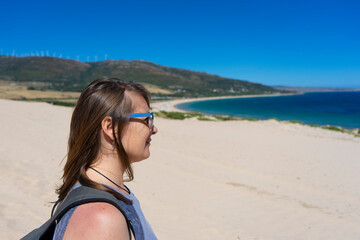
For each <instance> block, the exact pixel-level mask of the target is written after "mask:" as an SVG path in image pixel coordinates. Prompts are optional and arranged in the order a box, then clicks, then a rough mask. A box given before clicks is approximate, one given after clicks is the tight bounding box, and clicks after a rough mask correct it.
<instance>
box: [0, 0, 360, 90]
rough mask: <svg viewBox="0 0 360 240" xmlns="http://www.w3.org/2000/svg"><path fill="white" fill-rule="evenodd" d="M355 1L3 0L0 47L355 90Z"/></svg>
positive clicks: (358, 82) (359, 35)
mask: <svg viewBox="0 0 360 240" xmlns="http://www.w3.org/2000/svg"><path fill="white" fill-rule="evenodd" d="M359 9H360V3H359V2H358V1H346V0H343V1H332V0H327V1H319V0H313V1H307V0H303V1H292V0H290V1H277V0H272V1H270V0H269V1H260V0H259V1H256V0H246V1H244V0H237V1H228V0H223V1H195V0H193V1H187V0H182V1H178V0H174V1H155V0H153V1H137V0H132V1H120V0H118V1H106V0H105V1H102V2H100V1H92V0H87V1H56V2H55V1H7V2H3V3H2V10H1V14H0V34H1V35H0V36H1V37H0V49H1V51H2V54H8V55H13V54H14V55H17V56H21V55H24V54H31V52H32V53H33V54H36V52H37V53H38V54H39V55H41V54H44V55H46V54H48V55H50V56H53V55H54V54H55V56H57V57H58V56H60V54H61V56H62V57H63V58H67V57H69V58H71V59H77V58H79V60H81V61H87V60H88V59H89V60H90V61H95V59H97V60H98V61H100V60H104V59H105V58H111V59H115V60H118V59H125V60H133V59H142V60H147V61H151V62H155V63H157V64H161V65H166V66H171V67H177V68H183V69H190V70H195V71H201V72H208V73H212V74H216V75H221V76H225V77H230V78H235V79H241V80H248V81H251V82H258V83H262V84H265V85H286V86H309V87H357V88H359V87H360V44H359V43H360V31H359V29H360V16H359V15H360V14H358V12H359ZM95 56H96V57H95Z"/></svg>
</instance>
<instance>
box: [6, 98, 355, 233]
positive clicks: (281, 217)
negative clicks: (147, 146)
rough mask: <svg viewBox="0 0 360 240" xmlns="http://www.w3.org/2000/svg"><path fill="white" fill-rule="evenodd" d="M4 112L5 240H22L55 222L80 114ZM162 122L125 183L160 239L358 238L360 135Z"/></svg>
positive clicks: (37, 109)
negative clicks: (72, 125) (74, 119)
mask: <svg viewBox="0 0 360 240" xmlns="http://www.w3.org/2000/svg"><path fill="white" fill-rule="evenodd" d="M0 109H1V115H0V133H1V137H0V162H1V168H0V180H1V182H2V185H1V188H0V194H1V199H0V239H18V238H20V237H21V236H23V235H24V234H25V233H27V232H28V231H30V230H31V229H33V228H35V227H37V226H39V225H40V224H41V223H42V222H43V221H45V220H46V219H47V218H48V217H49V214H50V210H51V204H50V203H49V202H50V201H54V200H56V195H55V194H54V188H55V186H56V185H57V184H58V183H59V182H60V176H61V170H62V169H61V168H62V164H61V163H60V162H61V160H62V159H63V158H64V156H65V154H66V142H67V137H68V129H69V122H70V116H71V111H72V109H71V108H65V107H58V106H52V105H49V104H45V103H29V102H17V101H9V100H0ZM155 124H156V126H157V127H158V129H159V132H158V134H157V135H156V136H154V137H153V138H152V139H153V141H152V146H151V157H150V158H149V159H147V160H145V161H143V162H141V163H137V164H135V165H134V169H135V180H134V181H133V182H131V183H128V184H127V185H128V186H129V187H130V188H131V189H132V191H133V192H134V193H135V194H136V195H137V197H138V198H139V199H140V201H141V204H142V208H143V210H144V213H145V215H146V216H147V218H148V220H149V222H150V223H151V225H152V226H153V229H154V231H155V233H156V234H157V235H158V237H159V239H258V240H260V239H360V228H359V226H360V188H359V186H358V183H359V182H360V174H358V172H359V171H360V161H359V156H360V138H355V137H354V136H351V135H348V134H343V133H339V132H333V131H328V130H324V129H319V128H311V127H309V126H302V125H298V124H290V123H279V122H276V121H272V120H269V121H258V122H248V121H230V122H202V121H197V120H183V121H180V120H167V119H159V118H157V119H156V120H155Z"/></svg>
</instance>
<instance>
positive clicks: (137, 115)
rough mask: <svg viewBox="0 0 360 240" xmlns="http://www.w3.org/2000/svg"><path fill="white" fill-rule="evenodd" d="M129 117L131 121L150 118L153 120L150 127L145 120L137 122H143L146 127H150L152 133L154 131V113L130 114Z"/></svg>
mask: <svg viewBox="0 0 360 240" xmlns="http://www.w3.org/2000/svg"><path fill="white" fill-rule="evenodd" d="M128 116H129V118H130V120H131V119H133V120H135V119H134V118H138V117H150V120H151V124H150V126H149V124H148V123H146V121H145V120H140V119H137V121H138V122H142V123H144V124H145V125H146V126H148V127H149V128H150V131H153V130H154V113H153V112H149V113H130V114H129V115H128Z"/></svg>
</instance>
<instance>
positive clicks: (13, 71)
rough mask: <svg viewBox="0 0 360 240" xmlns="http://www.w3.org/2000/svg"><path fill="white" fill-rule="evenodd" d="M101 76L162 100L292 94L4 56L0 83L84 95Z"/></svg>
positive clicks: (147, 70) (175, 72)
mask: <svg viewBox="0 0 360 240" xmlns="http://www.w3.org/2000/svg"><path fill="white" fill-rule="evenodd" d="M101 76H107V77H119V78H122V79H125V80H134V81H137V82H141V83H144V84H145V85H146V86H147V87H148V88H149V89H150V91H151V92H152V95H153V96H158V97H162V96H171V97H206V96H225V95H227V96H229V95H244V94H271V93H279V92H288V91H282V90H276V89H274V88H271V87H268V86H265V85H262V84H257V83H251V82H248V81H242V80H235V79H229V78H224V77H220V76H216V75H212V74H208V73H203V72H195V71H190V70H184V69H178V68H172V67H166V66H161V65H157V64H155V63H152V62H147V61H141V60H133V61H125V60H118V61H114V60H107V61H100V62H79V61H76V60H70V59H61V58H53V57H8V56H0V80H3V81H5V82H15V83H27V85H29V86H28V89H30V90H56V91H70V92H80V91H81V90H82V89H83V88H84V87H85V86H86V85H87V84H88V83H90V82H91V81H93V80H94V79H96V78H99V77H101ZM29 83H33V84H29Z"/></svg>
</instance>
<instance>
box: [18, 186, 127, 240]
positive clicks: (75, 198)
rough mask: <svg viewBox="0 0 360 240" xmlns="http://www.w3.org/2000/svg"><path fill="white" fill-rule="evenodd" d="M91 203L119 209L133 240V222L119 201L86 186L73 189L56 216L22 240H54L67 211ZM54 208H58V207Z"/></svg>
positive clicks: (57, 210)
mask: <svg viewBox="0 0 360 240" xmlns="http://www.w3.org/2000/svg"><path fill="white" fill-rule="evenodd" d="M91 202H107V203H110V204H112V205H113V206H115V207H116V208H117V209H119V211H120V212H121V213H122V214H123V215H124V217H125V220H126V223H127V227H128V231H129V238H130V240H131V222H130V221H129V220H128V219H127V217H126V215H125V212H124V210H123V208H122V206H121V205H120V203H119V200H118V199H117V198H116V197H114V196H113V195H112V194H111V193H108V192H106V191H102V190H98V189H95V188H90V187H85V186H80V187H77V188H75V189H73V190H72V191H71V192H70V193H69V194H68V196H67V197H66V198H65V200H64V201H63V202H62V203H61V204H60V206H58V208H57V209H56V211H55V213H54V215H52V216H51V218H50V219H49V220H48V221H47V222H46V223H44V224H43V225H42V226H41V227H40V228H38V229H35V230H34V231H32V232H30V233H29V234H28V235H26V236H25V237H24V238H22V240H30V239H52V236H53V234H54V231H55V227H56V224H57V223H58V222H59V221H60V219H61V218H62V216H64V214H65V213H66V212H67V211H69V210H70V209H71V208H73V207H76V206H78V205H81V204H85V203H91ZM54 207H56V205H55V206H54Z"/></svg>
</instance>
